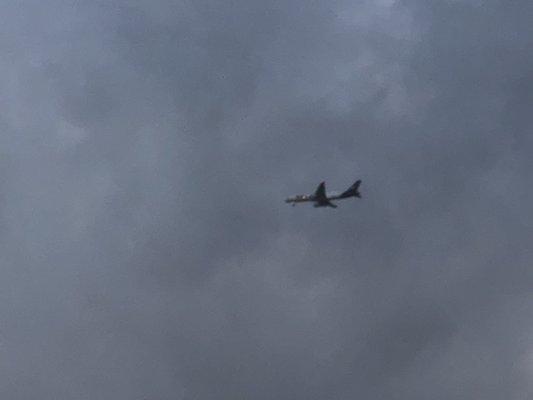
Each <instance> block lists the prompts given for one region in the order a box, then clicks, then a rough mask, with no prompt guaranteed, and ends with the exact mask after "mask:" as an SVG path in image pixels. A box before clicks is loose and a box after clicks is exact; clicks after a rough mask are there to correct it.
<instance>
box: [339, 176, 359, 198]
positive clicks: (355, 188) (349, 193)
mask: <svg viewBox="0 0 533 400" xmlns="http://www.w3.org/2000/svg"><path fill="white" fill-rule="evenodd" d="M360 185H361V180H360V179H359V180H358V181H356V182H355V183H354V184H353V185H352V186H350V187H349V188H348V190H346V191H345V192H343V193H342V194H341V195H340V197H341V198H342V199H344V198H346V197H358V198H361V193H359V186H360Z"/></svg>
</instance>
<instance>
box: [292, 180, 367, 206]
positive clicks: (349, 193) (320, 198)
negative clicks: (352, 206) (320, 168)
mask: <svg viewBox="0 0 533 400" xmlns="http://www.w3.org/2000/svg"><path fill="white" fill-rule="evenodd" d="M359 185H361V180H358V181H356V182H355V183H354V184H353V185H352V186H350V187H349V188H348V189H347V190H345V191H344V192H342V193H341V194H331V195H330V196H328V195H326V182H321V183H320V185H318V187H317V188H316V190H315V193H313V194H311V195H298V196H294V197H289V198H288V199H286V200H285V203H291V204H292V206H293V207H294V206H295V205H296V204H297V203H304V202H308V201H312V202H314V203H315V204H313V206H314V207H331V208H337V205H336V204H333V203H332V202H331V200H341V199H347V198H349V197H357V198H361V193H359Z"/></svg>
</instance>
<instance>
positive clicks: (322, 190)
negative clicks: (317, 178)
mask: <svg viewBox="0 0 533 400" xmlns="http://www.w3.org/2000/svg"><path fill="white" fill-rule="evenodd" d="M315 198H316V199H317V200H318V201H327V200H328V199H327V197H326V182H321V183H320V185H318V187H317V188H316V190H315Z"/></svg>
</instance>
